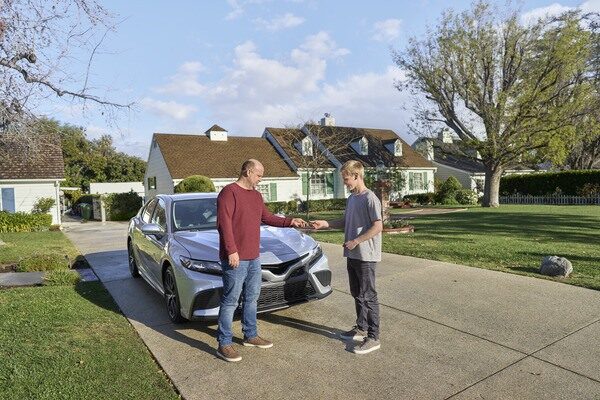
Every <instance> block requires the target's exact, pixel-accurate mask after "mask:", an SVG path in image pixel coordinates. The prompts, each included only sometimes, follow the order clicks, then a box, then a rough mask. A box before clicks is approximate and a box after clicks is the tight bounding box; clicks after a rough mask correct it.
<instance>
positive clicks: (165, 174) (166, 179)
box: [144, 141, 175, 200]
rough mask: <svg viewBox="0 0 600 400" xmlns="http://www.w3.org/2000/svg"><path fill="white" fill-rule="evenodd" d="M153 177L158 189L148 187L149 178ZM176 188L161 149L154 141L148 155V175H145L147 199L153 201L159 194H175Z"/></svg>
mask: <svg viewBox="0 0 600 400" xmlns="http://www.w3.org/2000/svg"><path fill="white" fill-rule="evenodd" d="M151 177H156V189H150V188H149V187H148V178H151ZM174 188H175V184H174V182H173V178H172V177H171V174H170V173H169V169H168V168H167V163H166V162H165V159H164V157H163V155H162V153H161V152H160V147H159V146H158V145H157V144H156V145H155V142H154V141H152V143H151V144H150V153H149V155H148V164H147V165H146V173H145V174H144V189H145V193H146V196H145V199H146V200H148V199H151V198H152V197H154V196H156V195H157V194H173V191H174Z"/></svg>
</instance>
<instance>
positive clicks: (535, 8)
mask: <svg viewBox="0 0 600 400" xmlns="http://www.w3.org/2000/svg"><path fill="white" fill-rule="evenodd" d="M102 4H103V5H105V7H106V8H108V9H109V10H110V11H112V12H113V13H115V14H116V20H119V21H122V22H121V23H120V24H119V25H118V27H117V29H116V31H115V32H113V33H111V34H110V35H109V36H108V37H107V38H106V40H105V41H104V42H103V43H102V48H101V50H100V51H99V52H98V53H97V54H96V56H95V60H94V64H93V66H92V70H91V77H90V79H91V81H92V83H93V84H94V85H95V86H96V87H97V90H96V92H97V93H98V94H100V95H101V96H104V95H109V96H110V97H111V99H113V100H115V101H118V102H124V103H125V102H130V101H133V102H135V103H136V106H135V109H134V110H133V111H131V112H128V113H121V114H119V115H118V119H117V125H118V127H117V128H115V127H114V126H109V124H107V122H106V121H105V120H104V119H103V118H101V117H100V116H98V115H96V113H95V112H94V111H95V110H94V106H93V105H89V107H88V108H87V110H86V112H85V113H82V112H81V109H80V107H75V106H71V105H70V104H69V103H61V102H59V101H53V102H52V103H51V105H47V107H46V108H45V109H44V112H45V113H47V114H48V115H49V116H50V117H53V118H55V119H57V120H59V121H62V122H69V123H73V124H76V125H80V126H83V127H85V128H86V130H87V132H88V137H90V138H95V137H98V136H99V135H101V134H104V133H109V134H111V135H112V136H113V138H114V142H115V145H116V146H117V148H118V150H121V151H124V152H126V153H129V154H133V155H137V156H140V157H142V158H143V159H146V158H147V155H148V149H149V144H150V139H151V137H152V134H153V133H154V132H169V133H199V134H200V133H202V132H204V131H205V130H206V129H207V128H209V127H210V126H212V125H213V124H218V125H220V126H222V127H223V128H225V129H227V130H228V131H229V134H230V135H234V136H260V135H261V134H262V132H263V129H264V127H265V126H276V127H282V126H288V125H296V124H299V123H301V122H303V121H306V120H318V119H319V118H321V117H322V115H323V113H325V112H329V113H331V114H332V115H333V117H334V118H335V119H336V123H337V125H340V126H358V127H372V128H388V129H393V130H394V131H395V132H396V133H398V134H399V135H400V136H401V137H402V138H404V139H405V140H407V141H408V142H409V143H412V141H413V140H414V139H415V138H414V137H412V136H410V135H409V134H408V131H407V123H409V122H410V118H411V116H412V111H411V98H410V96H409V95H408V94H405V93H400V92H398V91H397V90H396V89H395V88H394V80H395V79H399V78H401V76H402V75H401V71H399V70H398V69H397V68H396V67H395V65H394V63H393V61H392V57H391V49H392V48H393V49H402V48H403V47H404V46H405V45H406V43H407V39H408V38H409V37H411V36H415V35H416V36H420V35H422V34H423V32H425V30H426V28H427V26H433V25H435V23H436V21H437V19H438V18H439V16H440V15H441V13H442V11H443V10H444V9H446V8H447V7H448V4H449V2H447V1H434V0H413V1H380V0H371V1H316V0H229V1H225V0H223V1H220V0H204V1H192V0H189V1H173V2H170V3H167V2H158V1H141V0H130V1H126V2H124V1H117V0H105V1H102ZM451 4H452V7H453V8H454V9H455V10H462V9H465V8H467V7H469V5H470V4H471V2H470V1H453V2H451ZM502 4H504V3H502ZM577 6H580V7H582V8H584V9H586V10H594V11H600V0H590V1H586V2H580V1H579V2H578V1H569V0H561V1H560V2H551V1H542V0H532V1H522V2H521V9H522V11H523V14H524V18H530V17H532V16H538V15H542V14H544V13H546V12H551V13H555V12H557V11H562V10H566V9H567V8H572V7H577ZM77 67H78V66H77V64H76V63H75V64H74V65H73V66H72V68H77ZM80 67H81V69H83V68H84V65H81V66H80Z"/></svg>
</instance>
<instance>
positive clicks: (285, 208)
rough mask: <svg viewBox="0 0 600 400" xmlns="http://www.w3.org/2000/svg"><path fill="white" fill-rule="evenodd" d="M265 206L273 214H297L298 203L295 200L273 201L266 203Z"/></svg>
mask: <svg viewBox="0 0 600 400" xmlns="http://www.w3.org/2000/svg"><path fill="white" fill-rule="evenodd" d="M266 206H267V209H269V211H271V212H272V213H273V214H294V213H296V212H298V203H297V202H296V200H290V201H274V202H271V203H266Z"/></svg>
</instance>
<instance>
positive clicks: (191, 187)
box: [175, 175, 215, 193]
mask: <svg viewBox="0 0 600 400" xmlns="http://www.w3.org/2000/svg"><path fill="white" fill-rule="evenodd" d="M214 191H215V185H214V184H213V182H212V180H211V179H210V178H208V177H206V176H204V175H192V176H188V177H187V178H185V179H184V180H182V181H181V182H179V183H178V184H177V185H176V186H175V193H195V192H214Z"/></svg>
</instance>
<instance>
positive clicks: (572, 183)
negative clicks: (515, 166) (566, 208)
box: [500, 170, 600, 196]
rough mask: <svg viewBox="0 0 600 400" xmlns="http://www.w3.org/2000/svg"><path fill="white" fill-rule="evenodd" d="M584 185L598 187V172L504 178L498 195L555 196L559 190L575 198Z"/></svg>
mask: <svg viewBox="0 0 600 400" xmlns="http://www.w3.org/2000/svg"><path fill="white" fill-rule="evenodd" d="M586 184H590V185H594V184H596V185H600V171H599V170H582V171H577V170H574V171H561V172H544V173H536V174H526V175H509V176H504V177H502V179H500V194H501V195H505V196H506V195H511V194H514V193H520V194H523V195H532V196H543V195H549V194H555V193H557V192H558V190H557V189H559V190H560V193H562V194H564V195H567V196H577V195H579V193H580V192H581V191H582V190H584V189H583V188H584V186H585V185H586ZM588 187H589V186H588Z"/></svg>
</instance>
